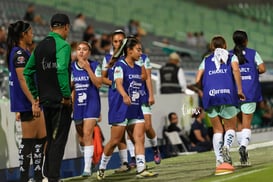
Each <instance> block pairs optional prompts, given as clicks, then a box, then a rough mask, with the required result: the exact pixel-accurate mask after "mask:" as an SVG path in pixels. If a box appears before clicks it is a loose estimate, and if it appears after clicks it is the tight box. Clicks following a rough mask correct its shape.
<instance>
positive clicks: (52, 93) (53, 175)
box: [24, 14, 72, 182]
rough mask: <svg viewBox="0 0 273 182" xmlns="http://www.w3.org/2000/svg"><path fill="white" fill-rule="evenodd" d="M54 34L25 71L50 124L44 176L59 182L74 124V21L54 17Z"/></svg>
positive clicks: (62, 15)
mask: <svg viewBox="0 0 273 182" xmlns="http://www.w3.org/2000/svg"><path fill="white" fill-rule="evenodd" d="M50 24H51V32H50V33H49V34H48V36H47V37H46V38H45V39H44V40H42V41H41V42H40V43H39V44H38V46H37V47H36V49H35V50H34V52H33V53H32V55H31V57H30V58H29V61H28V63H27V65H26V67H25V69H24V76H25V79H26V82H27V86H28V88H29V90H30V92H31V94H32V96H33V98H34V99H36V100H38V101H39V103H40V105H42V108H43V111H44V117H45V121H46V131H47V148H46V153H45V165H44V173H45V176H46V177H47V178H48V181H49V182H58V181H59V178H60V168H61V162H62V158H63V155H64V150H65V145H66V142H67V138H68V134H69V129H70V125H71V112H72V107H71V90H70V51H71V50H70V45H69V44H68V42H66V41H65V39H66V38H67V36H68V34H69V30H70V21H69V18H68V16H67V15H65V14H55V15H53V16H52V18H51V22H50Z"/></svg>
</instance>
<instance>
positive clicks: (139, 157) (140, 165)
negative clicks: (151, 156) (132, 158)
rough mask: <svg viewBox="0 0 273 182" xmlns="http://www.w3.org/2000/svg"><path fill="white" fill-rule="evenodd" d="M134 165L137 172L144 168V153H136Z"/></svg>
mask: <svg viewBox="0 0 273 182" xmlns="http://www.w3.org/2000/svg"><path fill="white" fill-rule="evenodd" d="M136 166H137V172H138V173H139V172H141V171H143V170H144V169H145V168H146V166H145V156H144V155H136Z"/></svg>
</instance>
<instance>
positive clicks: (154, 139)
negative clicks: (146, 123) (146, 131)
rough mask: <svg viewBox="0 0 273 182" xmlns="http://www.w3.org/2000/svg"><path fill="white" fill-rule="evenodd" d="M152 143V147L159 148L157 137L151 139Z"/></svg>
mask: <svg viewBox="0 0 273 182" xmlns="http://www.w3.org/2000/svg"><path fill="white" fill-rule="evenodd" d="M150 143H151V145H152V147H157V136H155V137H154V138H152V139H150Z"/></svg>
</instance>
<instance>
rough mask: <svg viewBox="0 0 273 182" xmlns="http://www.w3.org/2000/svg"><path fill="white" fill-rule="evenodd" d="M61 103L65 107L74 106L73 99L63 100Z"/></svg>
mask: <svg viewBox="0 0 273 182" xmlns="http://www.w3.org/2000/svg"><path fill="white" fill-rule="evenodd" d="M61 103H62V104H63V105H64V106H71V105H72V100H71V98H63V99H62V101H61Z"/></svg>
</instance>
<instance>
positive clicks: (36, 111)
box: [32, 100, 41, 117]
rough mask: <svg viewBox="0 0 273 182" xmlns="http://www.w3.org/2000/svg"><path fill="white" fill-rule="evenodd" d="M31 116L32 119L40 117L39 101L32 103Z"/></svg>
mask: <svg viewBox="0 0 273 182" xmlns="http://www.w3.org/2000/svg"><path fill="white" fill-rule="evenodd" d="M32 114H33V116H34V117H40V114H41V108H40V106H39V100H35V101H34V102H33V103H32Z"/></svg>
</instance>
